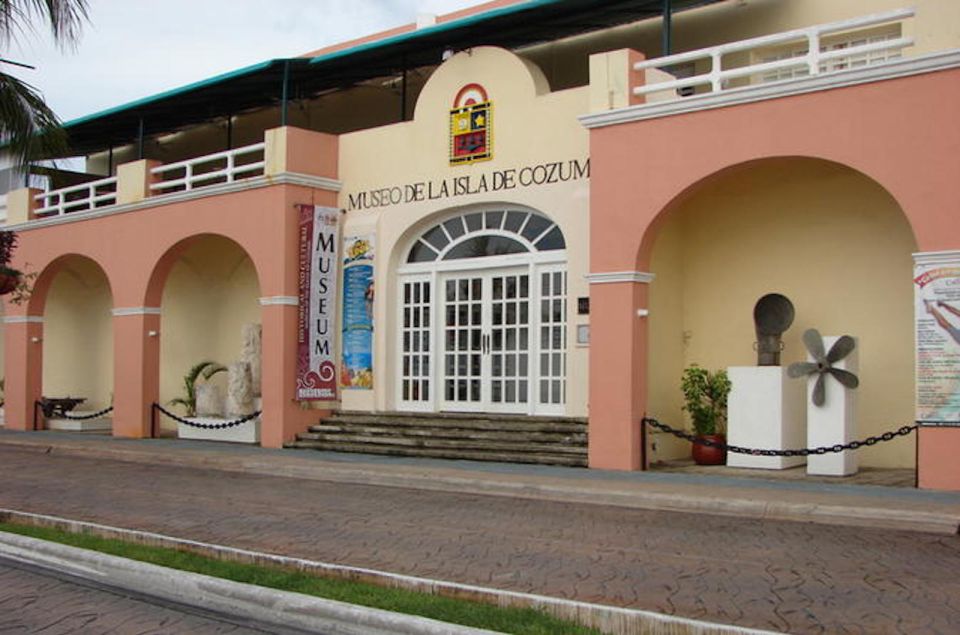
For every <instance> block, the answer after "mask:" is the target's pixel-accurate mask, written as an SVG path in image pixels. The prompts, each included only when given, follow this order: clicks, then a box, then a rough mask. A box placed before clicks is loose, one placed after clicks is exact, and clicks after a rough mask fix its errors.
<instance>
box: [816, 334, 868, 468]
mask: <svg viewBox="0 0 960 635" xmlns="http://www.w3.org/2000/svg"><path fill="white" fill-rule="evenodd" d="M838 339H840V338H839V337H837V336H830V337H827V336H824V338H823V347H824V349H825V350H827V351H829V350H830V347H831V346H833V344H834V342H836V341H837V340H838ZM854 341H857V340H856V338H854ZM808 361H811V362H812V361H813V359H812V358H810V357H808ZM833 367H834V368H840V369H843V370H847V371H850V372H851V373H854V374H857V373H858V372H859V367H860V364H859V353H858V347H854V349H853V351H851V352H850V354H849V355H847V356H846V357H844V358H843V359H842V360H840V361H838V362H836V363H834V364H833ZM816 381H817V375H811V376H810V379H809V380H808V381H807V447H810V448H817V447H821V446H827V447H829V446H833V445H836V444H838V443H839V444H841V445H842V444H845V443H847V442H849V441H853V440H854V439H855V438H857V390H856V389H854V390H850V389H849V388H845V387H844V386H843V385H841V384H840V382H838V381H837V380H836V379H834V378H833V376H832V375H830V374H829V373H827V375H826V377H825V378H824V381H825V382H826V385H825V391H824V392H825V396H824V400H823V405H822V406H815V405H814V404H813V401H812V396H813V387H814V385H815V384H816ZM856 472H857V454H856V452H855V451H852V450H844V451H843V452H831V453H828V454H811V455H810V456H809V457H808V458H807V474H816V475H823V476H849V475H850V474H856Z"/></svg>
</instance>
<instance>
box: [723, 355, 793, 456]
mask: <svg viewBox="0 0 960 635" xmlns="http://www.w3.org/2000/svg"><path fill="white" fill-rule="evenodd" d="M727 374H728V376H729V377H730V383H731V384H732V389H731V390H730V397H729V399H728V401H727V442H728V443H729V444H730V445H740V446H743V447H748V448H758V449H763V450H785V449H793V448H801V447H803V444H804V442H805V441H806V417H805V416H804V415H805V408H804V405H803V382H802V381H798V380H796V379H790V378H789V377H787V369H786V368H784V367H782V366H734V367H731V368H728V369H727ZM804 460H805V459H804V457H802V456H753V455H750V454H737V453H734V452H728V453H727V465H729V466H731V467H752V468H762V469H768V470H783V469H786V468H788V467H796V466H798V465H803V463H804Z"/></svg>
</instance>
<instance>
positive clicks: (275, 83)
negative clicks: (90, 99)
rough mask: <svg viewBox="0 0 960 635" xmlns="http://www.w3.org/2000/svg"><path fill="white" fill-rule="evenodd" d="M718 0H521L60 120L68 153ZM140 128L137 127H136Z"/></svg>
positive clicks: (93, 149) (104, 147)
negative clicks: (474, 50)
mask: <svg viewBox="0 0 960 635" xmlns="http://www.w3.org/2000/svg"><path fill="white" fill-rule="evenodd" d="M719 1H721V0H612V1H611V0H528V1H527V2H522V3H519V4H516V5H511V6H508V7H502V8H499V9H494V10H491V11H486V12H484V13H481V14H477V15H474V16H468V17H465V18H462V19H459V20H453V21H450V22H444V23H440V24H437V25H434V26H430V27H425V28H421V29H417V30H415V31H410V32H408V33H403V34H401V35H397V36H393V37H389V38H385V39H382V40H377V41H374V42H369V43H365V44H361V45H358V46H354V47H351V48H348V49H345V50H343V51H336V52H333V53H329V54H326V55H321V56H318V57H314V58H312V59H311V58H290V59H274V60H269V61H266V62H262V63H260V64H255V65H252V66H248V67H245V68H241V69H239V70H236V71H233V72H230V73H225V74H223V75H218V76H216V77H212V78H210V79H206V80H203V81H200V82H196V83H193V84H189V85H187V86H183V87H181V88H176V89H173V90H170V91H166V92H164V93H160V94H158V95H153V96H151V97H146V98H144V99H140V100H137V101H134V102H131V103H128V104H124V105H121V106H117V107H115V108H110V109H108V110H104V111H101V112H98V113H95V114H93V115H89V116H86V117H81V118H79V119H75V120H73V121H70V122H67V123H66V124H65V126H64V127H65V128H66V130H67V132H68V133H69V135H70V141H71V147H72V150H73V151H74V153H75V154H90V153H92V152H98V151H104V150H107V149H108V148H111V147H116V146H122V145H127V144H131V143H135V142H136V141H137V140H138V139H139V138H140V137H141V134H142V135H144V136H150V135H155V134H164V133H170V132H175V131H177V130H181V129H183V128H185V127H187V126H191V125H196V124H201V123H205V122H210V121H215V120H217V119H225V118H227V117H229V116H231V115H237V114H240V113H243V112H246V111H249V110H252V109H256V108H265V107H269V106H274V105H277V104H279V103H281V101H282V98H283V97H282V96H283V92H284V91H283V87H284V75H285V74H286V75H287V79H288V87H289V90H290V93H289V94H290V97H291V98H300V97H309V96H312V95H316V94H318V93H321V92H323V91H327V90H332V89H342V88H346V87H349V86H353V85H355V84H357V83H359V82H363V81H366V80H371V79H375V78H378V77H386V76H391V75H395V74H398V73H401V72H403V71H404V70H406V69H411V68H417V67H421V66H429V65H435V64H439V63H440V60H441V56H442V54H443V52H444V51H445V50H447V49H452V50H454V51H456V50H463V49H467V48H470V47H473V46H480V45H492V46H501V47H504V48H507V49H518V48H522V47H526V46H532V45H535V44H539V43H543V42H550V41H553V40H557V39H560V38H564V37H570V36H573V35H578V34H582V33H587V32H590V31H596V30H601V29H607V28H610V27H613V26H618V25H621V24H626V23H630V22H635V21H639V20H644V19H648V18H654V17H658V16H660V15H662V14H663V12H664V9H665V8H666V7H667V6H669V7H670V10H671V11H673V12H676V11H682V10H686V9H691V8H693V7H698V6H703V5H707V4H713V3H715V2H719ZM141 126H142V132H141Z"/></svg>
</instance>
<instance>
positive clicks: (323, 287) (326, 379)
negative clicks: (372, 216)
mask: <svg viewBox="0 0 960 635" xmlns="http://www.w3.org/2000/svg"><path fill="white" fill-rule="evenodd" d="M299 210H300V298H299V299H300V316H299V329H298V338H297V344H298V349H299V350H298V356H297V399H298V400H301V401H335V400H336V399H337V364H336V338H335V333H336V332H337V320H336V308H337V272H338V265H339V254H338V253H337V246H338V244H339V238H340V236H339V233H338V222H339V220H340V210H339V209H335V208H330V207H320V206H314V205H300V206H299Z"/></svg>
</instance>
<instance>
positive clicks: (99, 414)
mask: <svg viewBox="0 0 960 635" xmlns="http://www.w3.org/2000/svg"><path fill="white" fill-rule="evenodd" d="M110 412H113V406H107V407H106V408H104V409H103V410H101V411H99V412H93V413H90V414H86V415H74V414H70V413H69V412H61V413H60V417H62V418H64V419H71V420H73V421H85V420H87V419H96V418H98V417H102V416H103V415H105V414H107V413H110Z"/></svg>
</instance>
